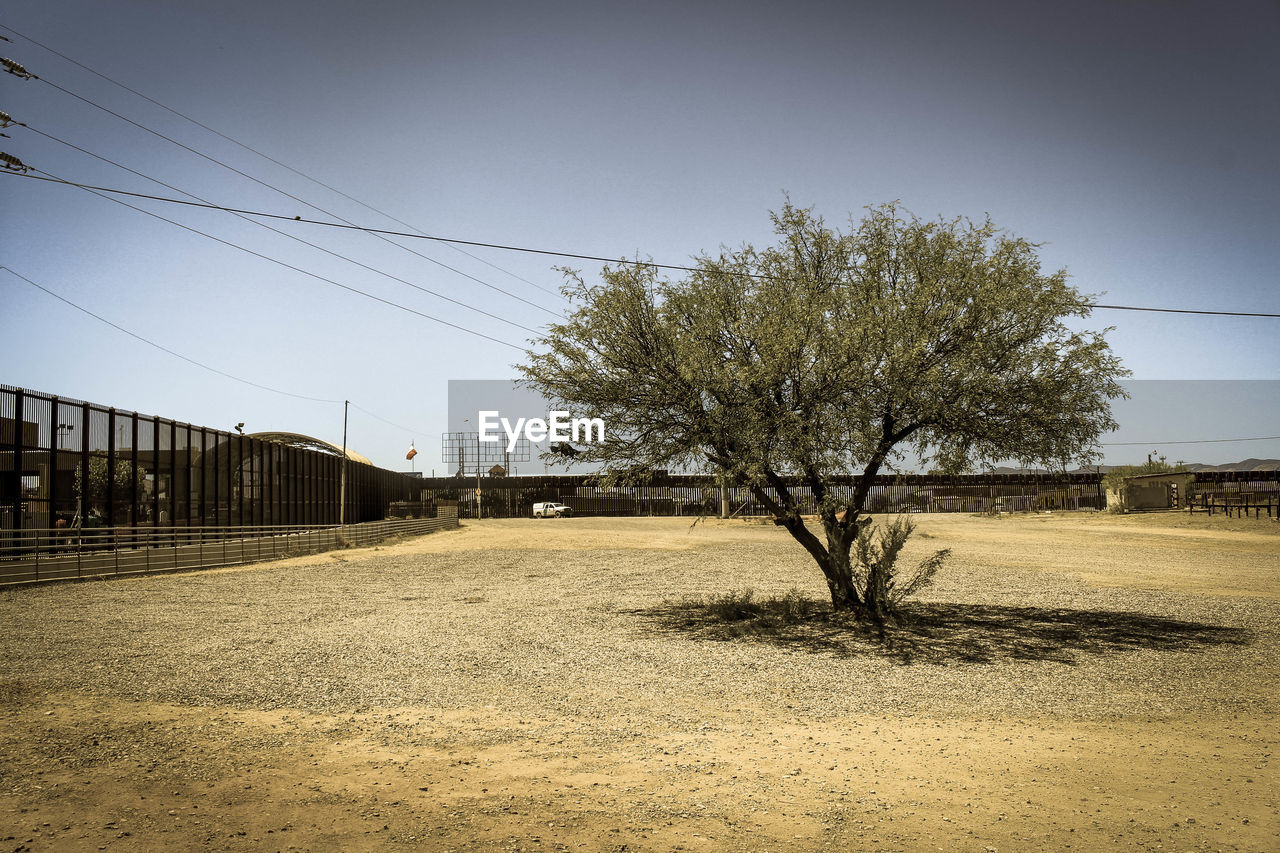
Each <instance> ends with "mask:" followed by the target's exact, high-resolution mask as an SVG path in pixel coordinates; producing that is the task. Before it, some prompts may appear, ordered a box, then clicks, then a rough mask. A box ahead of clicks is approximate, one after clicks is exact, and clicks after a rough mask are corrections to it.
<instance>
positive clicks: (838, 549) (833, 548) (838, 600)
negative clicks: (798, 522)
mask: <svg viewBox="0 0 1280 853" xmlns="http://www.w3.org/2000/svg"><path fill="white" fill-rule="evenodd" d="M823 526H824V527H826V528H827V559H826V562H825V564H824V563H823V562H822V561H819V563H818V565H819V566H820V567H821V569H822V573H823V574H824V575H825V576H826V578H827V588H828V589H829V590H831V607H832V609H833V610H835V611H836V612H837V613H858V612H861V610H862V607H863V601H862V597H861V596H860V595H859V594H858V588H857V586H856V585H855V584H854V582H853V566H852V564H851V563H850V562H849V550H850V548H851V547H852V545H853V538H854V536H855V535H856V534H854V533H853V532H852V530H851V529H849V528H845V527H843V526H842V525H840V524H838V523H835V520H834V518H833V519H832V523H831V524H828V523H827V520H826V519H823Z"/></svg>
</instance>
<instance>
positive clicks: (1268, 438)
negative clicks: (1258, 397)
mask: <svg viewBox="0 0 1280 853" xmlns="http://www.w3.org/2000/svg"><path fill="white" fill-rule="evenodd" d="M1276 439H1280V435H1262V437H1260V438H1202V439H1199V441H1194V442H1190V441H1183V442H1102V447H1126V446H1143V447H1147V446H1151V447H1158V446H1161V444H1225V443H1229V442H1274V441H1276Z"/></svg>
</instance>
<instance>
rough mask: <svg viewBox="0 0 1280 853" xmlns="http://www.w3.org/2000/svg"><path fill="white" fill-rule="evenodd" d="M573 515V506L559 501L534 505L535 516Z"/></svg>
mask: <svg viewBox="0 0 1280 853" xmlns="http://www.w3.org/2000/svg"><path fill="white" fill-rule="evenodd" d="M571 515H573V508H572V507H567V506H565V505H564V504H558V503H540V504H534V505H533V517H534V518H568V517H569V516H571Z"/></svg>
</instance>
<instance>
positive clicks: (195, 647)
mask: <svg viewBox="0 0 1280 853" xmlns="http://www.w3.org/2000/svg"><path fill="white" fill-rule="evenodd" d="M597 523H598V522H597ZM490 524H491V525H495V526H502V527H503V529H504V532H506V531H524V530H525V528H528V529H527V535H528V536H529V537H530V539H529V543H528V544H529V548H528V549H525V550H513V549H510V548H502V549H486V548H484V547H483V539H482V537H483V536H484V527H485V526H484V525H480V526H479V529H478V530H477V529H473V530H472V531H470V532H469V533H467V534H462V535H461V536H459V537H458V538H459V539H461V540H462V541H461V542H459V543H457V544H459V545H465V546H470V547H459V548H457V549H456V550H448V551H434V552H431V551H428V552H425V553H407V554H406V553H402V552H398V551H397V550H396V549H394V548H391V549H380V550H372V551H366V552H364V553H363V554H362V555H361V556H360V558H359V559H352V558H350V557H348V556H345V555H342V554H335V555H330V556H329V557H328V558H326V559H322V560H316V561H312V562H310V563H309V564H302V565H293V566H286V567H283V568H278V569H261V568H254V569H246V570H235V571H220V572H209V573H193V574H189V575H183V576H178V577H154V578H147V579H138V580H128V581H111V582H94V583H82V584H76V585H72V586H65V585H64V586H51V587H45V588H41V589H23V590H11V591H7V592H5V593H3V594H0V613H2V614H3V620H4V625H5V632H4V639H3V644H4V654H3V656H0V679H3V680H8V681H20V682H22V683H23V684H24V685H26V686H28V687H29V688H36V689H40V690H49V691H59V690H72V689H74V690H84V691H88V692H91V693H95V694H101V695H105V696H115V697H119V698H129V699H147V700H153V701H159V702H169V703H176V704H200V705H224V704H229V705H233V706H236V707H245V708H261V709H274V708H299V709H305V710H310V711H318V712H334V711H348V710H356V709H361V708H368V707H372V706H377V705H424V706H431V707H441V708H453V709H458V708H467V707H474V706H484V705H494V706H498V707H502V708H507V709H510V710H512V711H515V712H520V713H533V712H537V711H541V710H544V709H547V708H552V709H555V710H556V711H557V712H573V713H578V714H587V715H591V716H596V717H601V718H610V719H613V718H616V717H617V716H618V715H619V714H622V715H624V716H625V715H631V714H634V713H637V712H638V713H642V714H645V715H648V714H654V713H656V714H661V715H666V716H673V717H676V718H685V719H686V720H688V721H689V722H696V720H697V719H698V717H699V716H700V715H701V714H702V712H703V711H704V709H705V708H706V707H707V706H708V704H711V705H713V706H715V707H721V708H727V707H733V708H737V709H740V710H745V711H750V710H751V709H757V708H765V709H774V708H779V707H781V708H786V709H788V710H790V711H791V712H793V713H794V714H795V715H797V716H805V717H812V716H823V715H837V716H840V715H848V714H875V713H885V712H892V713H895V714H925V715H938V714H942V715H950V714H963V715H973V714H981V715H987V716H995V717H1007V716H1018V715H1027V714H1036V715H1046V714H1048V715H1062V716H1069V717H1073V718H1085V719H1093V718H1104V717H1113V716H1125V715H1133V714H1141V715H1144V716H1160V715H1167V714H1186V713H1193V712H1195V713H1201V712H1213V713H1235V712H1240V711H1266V712H1268V713H1270V712H1273V711H1274V710H1275V707H1274V701H1275V698H1276V697H1275V693H1274V684H1275V681H1274V678H1270V679H1268V678H1259V676H1260V675H1261V674H1264V673H1267V674H1270V675H1272V676H1274V675H1275V673H1276V670H1277V666H1276V661H1277V659H1278V655H1277V651H1278V649H1277V643H1278V642H1280V635H1278V633H1277V631H1276V630H1275V626H1276V625H1277V623H1278V622H1280V619H1278V617H1280V603H1278V602H1277V601H1275V600H1274V599H1267V598H1258V597H1248V596H1229V595H1215V596H1200V595H1186V594H1184V593H1182V592H1181V591H1177V590H1158V589H1134V588H1127V587H1111V588H1107V587H1097V586H1092V585H1090V584H1088V583H1086V582H1085V581H1083V580H1081V579H1079V578H1078V577H1075V576H1074V575H1072V574H1069V573H1060V572H1055V573H1049V572H1046V571H1044V570H1043V569H1040V568H1019V567H1017V566H1009V565H998V566H990V565H983V564H982V563H979V562H977V561H976V560H975V559H974V558H973V557H972V556H970V555H968V554H966V553H964V552H963V550H962V549H958V550H960V551H961V552H960V553H959V554H958V555H957V556H956V558H955V559H954V560H953V561H952V562H951V563H950V564H949V565H948V566H947V568H946V569H945V570H944V572H943V574H942V576H941V578H940V580H939V582H938V584H937V585H936V586H934V587H933V588H931V589H930V590H928V594H927V595H925V596H922V597H921V601H920V603H918V604H917V605H915V606H914V607H913V608H912V611H911V612H910V613H909V614H908V617H907V619H906V621H905V623H904V625H903V626H901V627H899V628H896V629H891V630H890V631H889V633H888V635H887V636H886V637H885V638H884V639H883V640H882V639H881V638H879V637H878V636H877V635H875V634H874V633H871V632H868V631H865V630H861V629H859V628H857V627H856V626H842V625H838V624H834V623H832V622H830V621H827V620H823V619H818V620H816V621H814V622H813V623H812V624H808V625H804V624H802V625H797V626H793V627H790V628H786V629H784V630H780V631H778V632H765V633H761V634H759V635H753V634H748V636H747V637H746V638H744V639H739V640H734V641H723V639H722V637H723V634H722V632H720V631H719V630H718V628H719V627H720V626H717V625H716V624H715V622H714V621H713V620H711V619H709V618H708V617H707V615H706V613H705V610H703V609H700V608H698V607H697V606H696V603H697V601H698V599H699V598H703V599H706V598H708V597H711V596H714V595H716V594H719V593H722V592H724V591H725V590H728V589H734V590H739V591H741V590H745V589H747V588H751V589H754V590H756V591H757V593H758V594H760V595H769V594H781V593H785V592H786V591H787V590H789V589H791V588H793V587H794V588H796V589H798V591H799V592H800V593H801V594H802V595H803V596H807V597H810V598H812V599H814V600H815V601H821V597H822V594H823V585H822V583H821V579H820V577H819V575H818V573H817V571H816V568H814V567H813V566H812V564H811V563H810V562H809V561H808V558H807V557H806V556H805V555H804V554H803V553H802V552H800V549H799V548H798V546H796V545H794V544H792V543H791V542H790V541H789V540H788V539H787V538H786V537H785V536H779V535H769V534H774V531H773V530H772V529H768V530H764V529H760V528H749V527H748V528H745V529H743V528H739V532H743V533H745V534H747V535H746V536H745V537H742V536H740V537H738V539H739V541H735V537H734V535H733V534H732V532H730V531H733V528H725V527H712V528H708V529H705V530H695V531H694V532H693V533H692V534H688V535H687V538H688V540H689V541H688V542H686V543H683V544H684V545H685V546H686V547H682V548H679V549H673V548H660V549H646V548H636V547H628V548H622V549H608V548H603V547H597V548H594V549H585V550H575V551H573V552H562V551H544V550H539V549H538V548H537V540H536V538H534V537H537V536H543V537H545V536H554V535H555V534H556V533H557V532H558V531H554V530H551V529H550V524H547V525H545V526H544V525H543V524H542V523H540V522H491V523H490ZM654 524H655V525H659V526H663V527H665V528H667V531H668V532H676V531H679V530H680V529H682V528H683V527H687V522H686V523H681V522H667V521H665V520H658V521H655V522H654ZM928 526H929V525H927V524H926V531H927V529H928ZM450 535H451V534H442V536H446V537H447V536H450ZM932 535H934V536H936V535H938V534H932ZM600 538H607V537H603V536H602V537H600ZM743 539H745V541H741V540H743ZM1275 541H1276V544H1280V540H1275ZM935 543H937V544H939V545H940V544H943V543H942V542H941V541H940V540H937V539H931V540H923V539H919V540H917V541H915V542H914V543H913V546H914V547H913V554H914V555H915V556H920V555H922V554H923V553H924V551H925V550H926V549H927V548H929V547H930V546H931V545H934V544H935ZM450 544H454V543H450ZM477 546H479V547H477ZM1117 547H1118V546H1117ZM1133 547H1134V546H1132V545H1131V546H1130V548H1133ZM1193 547H1194V544H1193ZM913 554H909V555H908V559H910V557H911V556H913ZM1036 558H1037V555H1035V554H1034V553H1033V554H1031V555H1030V560H1032V561H1034V560H1035V559H1036ZM1125 558H1126V555H1124V554H1114V553H1113V555H1112V556H1111V558H1110V561H1115V562H1119V561H1122V560H1124V559H1125ZM1019 559H1020V560H1027V559H1028V555H1026V554H1022V555H1019ZM1110 561H1108V559H1107V558H1106V557H1105V556H1104V557H1101V558H1098V559H1097V560H1095V565H1093V566H1090V567H1089V568H1090V569H1091V570H1093V571H1097V570H1098V568H1099V567H1098V565H1097V564H1098V563H1101V564H1102V565H1103V566H1104V567H1105V566H1106V565H1107V564H1108V562H1110Z"/></svg>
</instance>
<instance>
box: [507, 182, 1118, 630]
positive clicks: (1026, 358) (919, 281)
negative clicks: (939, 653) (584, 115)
mask: <svg viewBox="0 0 1280 853" xmlns="http://www.w3.org/2000/svg"><path fill="white" fill-rule="evenodd" d="M773 221H774V226H775V231H776V233H777V235H778V242H777V244H776V245H775V246H772V247H769V248H765V249H756V248H754V247H752V246H745V247H743V248H742V249H739V250H737V251H722V252H721V253H720V254H719V255H718V256H715V257H711V256H703V257H701V258H699V259H698V262H697V270H696V272H693V273H691V274H689V275H688V276H687V277H686V278H684V279H682V280H676V281H671V280H666V279H660V278H659V277H658V275H657V272H656V270H654V269H653V268H649V267H639V266H626V265H622V266H617V267H613V266H608V267H605V268H604V269H603V270H602V272H601V281H600V283H599V284H588V283H587V282H586V281H585V280H584V279H583V278H582V277H581V276H579V275H578V274H577V273H573V272H571V271H569V272H567V273H566V274H567V277H568V282H567V286H566V288H565V293H566V294H567V295H568V296H569V297H570V298H571V299H572V300H573V301H574V303H575V308H574V311H573V312H572V313H571V315H570V316H569V317H568V319H567V320H566V321H565V322H564V323H561V324H558V325H553V326H552V327H551V328H550V330H549V332H548V334H547V335H546V337H545V338H543V339H541V340H540V341H539V342H538V343H539V344H541V351H540V352H538V353H536V354H533V355H531V356H530V358H529V361H528V363H527V364H525V365H523V367H522V370H523V372H524V376H525V379H526V381H527V382H528V383H529V384H530V385H531V386H533V387H535V388H537V389H538V390H540V391H541V392H542V393H543V394H544V395H545V396H547V397H548V398H550V399H551V400H552V401H553V402H555V403H556V404H557V405H558V406H561V407H563V408H566V409H571V410H573V411H577V412H589V413H591V415H592V416H596V417H602V418H604V419H605V421H606V423H609V424H610V425H611V428H612V434H611V435H610V440H609V441H608V442H605V443H597V444H591V445H587V447H586V449H585V450H584V453H583V454H582V456H581V457H580V459H579V461H582V462H597V463H602V464H603V466H604V469H605V470H606V472H608V476H609V478H610V479H613V480H615V481H616V480H620V479H625V478H626V477H628V476H630V475H634V474H636V473H638V472H642V471H649V470H653V469H659V468H661V469H666V468H684V469H692V470H703V471H707V472H708V473H719V472H725V473H726V474H727V475H728V476H729V477H731V478H732V479H734V480H735V481H737V482H739V483H742V484H744V485H746V486H747V487H748V488H750V490H751V492H752V494H753V495H754V497H755V498H756V499H757V500H758V501H760V502H761V503H762V504H764V505H765V506H766V507H767V508H768V509H769V511H770V512H771V513H772V515H773V517H774V520H775V522H776V523H778V524H780V525H782V526H783V527H785V528H786V529H787V530H788V532H790V534H791V535H792V536H793V537H794V538H795V539H796V540H797V541H798V542H799V543H800V544H801V545H802V546H803V547H804V548H805V549H806V551H807V552H808V553H809V554H810V555H811V556H812V557H813V559H814V560H815V561H816V562H817V563H818V565H819V567H820V568H821V569H822V572H823V574H824V576H825V577H826V580H827V585H828V588H829V590H830V592H831V600H832V604H833V606H834V607H835V609H836V610H838V611H849V612H852V613H854V614H856V615H858V616H861V617H867V618H871V619H874V620H880V619H882V618H883V617H884V615H885V614H886V613H887V612H888V611H889V610H891V609H892V607H893V605H894V598H893V596H892V595H891V591H892V590H894V589H897V590H903V589H904V588H911V587H912V586H913V584H911V583H908V584H906V585H897V586H894V585H891V584H890V581H892V564H891V563H890V565H889V569H888V570H887V576H886V577H883V578H881V577H880V576H879V575H873V577H872V580H874V582H872V583H868V584H865V585H863V584H860V583H859V582H858V581H857V580H856V578H855V566H854V563H853V562H852V561H851V559H850V549H851V547H852V546H853V545H854V543H855V542H856V541H857V540H858V538H859V536H860V535H861V534H862V532H863V529H864V526H865V524H866V522H867V521H868V520H867V518H866V516H865V512H866V506H867V498H868V495H869V494H870V490H871V487H872V485H873V483H874V480H875V477H876V475H877V474H878V473H880V471H881V470H882V469H883V468H889V467H892V465H893V464H894V463H895V462H896V461H898V460H900V458H901V456H902V453H903V451H904V450H906V449H910V450H912V451H914V452H915V453H917V454H919V455H920V457H921V458H923V459H925V460H927V462H928V464H929V465H931V466H933V467H935V468H937V469H940V470H944V471H959V470H964V469H966V468H970V467H972V466H974V465H975V464H980V463H982V462H987V461H994V460H998V459H1017V460H1020V461H1024V462H1027V463H1032V462H1035V463H1040V464H1049V465H1054V466H1065V464H1066V463H1067V462H1068V461H1071V460H1082V459H1085V458H1087V457H1089V456H1090V454H1091V453H1092V452H1093V451H1094V450H1096V446H1097V445H1096V442H1097V438H1098V436H1099V435H1100V434H1101V433H1102V432H1105V431H1107V430H1108V429H1112V428H1114V427H1115V422H1114V420H1113V419H1112V417H1111V411H1110V400H1111V399H1112V398H1114V397H1117V396H1122V395H1123V391H1122V389H1121V388H1120V386H1119V384H1118V379H1119V378H1121V377H1122V376H1124V375H1125V373H1126V372H1125V371H1124V370H1123V368H1122V367H1121V366H1120V364H1119V362H1118V360H1117V359H1116V358H1115V357H1114V356H1113V355H1112V353H1111V350H1110V348H1109V347H1108V346H1107V343H1106V341H1105V339H1104V334H1103V333H1101V332H1090V331H1075V330H1073V329H1071V328H1069V327H1068V325H1067V324H1066V321H1067V320H1068V319H1069V318H1072V317H1085V316H1087V315H1088V314H1089V312H1090V305H1089V299H1088V298H1087V297H1086V296H1084V295H1082V294H1081V293H1079V292H1078V291H1077V290H1075V288H1072V287H1070V286H1068V285H1067V283H1066V274H1065V273H1064V272H1062V271H1059V272H1055V273H1051V274H1044V273H1042V272H1041V270H1040V264H1039V259H1038V257H1037V253H1036V249H1037V247H1036V245H1035V244H1033V243H1030V242H1028V241H1026V240H1024V239H1021V238H1018V237H1014V236H1011V235H1009V234H1007V233H1005V232H1003V231H1000V230H999V229H997V228H996V227H995V226H994V225H993V224H992V223H991V222H990V221H989V220H988V221H984V222H980V223H974V222H971V221H968V220H965V219H952V220H939V221H935V222H926V221H922V220H920V219H918V218H916V217H914V216H912V215H910V214H908V213H906V212H904V211H902V210H901V209H899V208H898V207H897V206H895V205H885V206H882V207H877V208H874V209H871V210H870V211H869V212H868V213H867V215H866V216H865V217H864V218H863V219H862V220H861V222H858V223H855V224H854V227H853V228H852V229H851V230H850V231H849V232H847V233H841V232H837V231H833V230H832V229H829V228H827V227H826V226H825V225H824V223H823V221H822V220H821V219H820V218H819V217H817V216H815V215H814V214H813V213H812V211H810V210H804V209H798V208H795V207H793V206H791V205H790V204H789V203H788V204H786V205H785V206H784V207H783V209H782V210H781V211H780V212H778V213H776V214H774V216H773ZM855 471H861V473H860V474H859V475H858V476H856V477H855V480H854V486H853V488H852V489H851V490H850V489H843V488H836V487H835V480H836V478H838V477H848V476H849V474H850V472H855ZM796 483H800V484H802V485H804V486H806V487H808V488H809V489H810V490H811V492H812V494H813V496H814V498H815V500H816V501H817V503H818V509H819V514H820V517H821V522H822V531H821V533H822V534H823V535H821V536H820V535H819V534H817V533H815V532H814V531H813V530H811V529H810V528H809V527H808V526H806V524H805V521H804V519H803V518H802V517H801V513H800V506H801V504H800V501H799V500H798V498H797V495H796V494H795V493H794V492H793V488H794V485H795V484H796ZM881 547H883V545H882V546H881ZM898 547H899V548H900V547H901V546H900V545H899V546H898ZM895 554H896V551H895ZM883 558H884V555H883V552H881V556H880V557H879V559H881V560H883ZM902 594H905V593H902Z"/></svg>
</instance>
